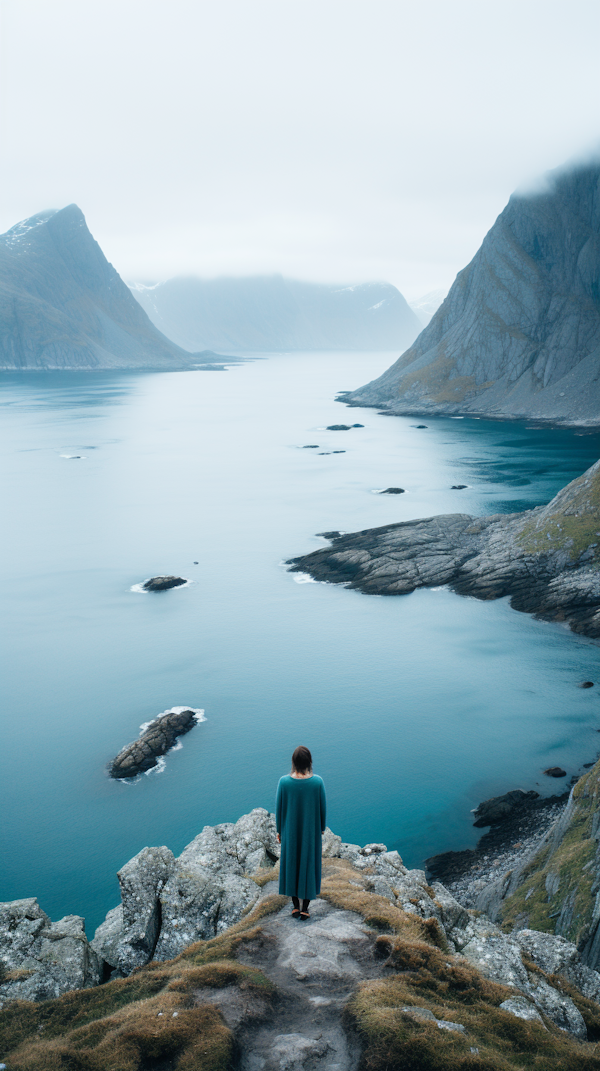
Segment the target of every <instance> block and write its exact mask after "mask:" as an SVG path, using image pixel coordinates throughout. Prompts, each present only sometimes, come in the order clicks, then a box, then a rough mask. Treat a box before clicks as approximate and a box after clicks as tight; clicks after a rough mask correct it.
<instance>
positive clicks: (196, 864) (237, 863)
mask: <svg viewBox="0 0 600 1071" xmlns="http://www.w3.org/2000/svg"><path fill="white" fill-rule="evenodd" d="M329 832H330V834H331V831H329ZM331 838H332V843H334V842H335V837H334V834H331ZM338 839H339V838H338ZM280 851H281V848H280V845H279V844H278V842H277V830H276V827H275V816H274V815H272V814H269V812H268V811H266V810H265V809H264V807H257V808H255V809H254V810H253V811H251V812H250V814H245V815H242V817H241V818H240V819H239V820H238V821H237V822H222V823H221V824H220V825H216V826H205V827H204V829H203V830H202V832H201V833H199V834H198V836H197V837H195V838H194V840H193V841H192V842H191V843H190V844H188V845H187V847H186V848H185V849H184V850H183V852H182V853H181V855H180V856H179V858H178V859H175V858H174V856H173V853H172V852H171V851H170V850H169V849H168V848H165V847H162V848H144V849H142V851H141V852H139V853H138V854H137V855H136V856H135V857H134V858H133V859H131V860H130V861H129V862H128V863H126V864H125V866H124V867H122V868H121V870H120V871H119V875H118V877H119V883H120V886H121V899H122V903H121V905H120V906H119V907H118V908H115V909H113V910H112V911H109V913H108V915H107V917H106V920H105V921H104V922H103V923H102V925H101V926H99V927H98V929H97V931H96V934H95V937H94V941H93V946H94V948H95V949H96V950H97V951H98V952H99V953H100V954H101V955H102V956H103V958H104V959H105V960H106V961H107V962H108V963H110V964H111V965H112V966H113V967H115V968H117V969H118V970H119V971H120V972H121V973H123V974H129V973H130V972H131V971H132V970H133V969H134V968H135V967H139V966H142V965H143V964H144V963H147V962H148V961H149V960H150V959H152V958H155V959H161V960H162V959H169V958H171V957H172V956H175V955H177V954H178V953H179V952H181V951H182V950H183V949H184V948H186V947H187V945H189V944H192V943H193V942H194V941H199V940H204V939H207V938H209V937H214V936H215V935H216V934H217V933H221V932H222V931H223V930H224V929H227V927H228V926H231V925H232V924H233V923H234V922H238V921H239V919H240V918H241V916H242V914H243V912H244V911H245V910H246V909H248V908H249V907H251V906H252V905H253V904H254V903H255V902H256V900H257V899H258V897H259V895H260V888H259V886H258V885H257V884H256V882H255V881H253V880H252V878H251V875H253V874H255V873H256V871H257V870H259V869H261V870H264V869H265V868H269V867H273V866H274V865H275V863H276V862H277V859H278V858H279V853H280Z"/></svg>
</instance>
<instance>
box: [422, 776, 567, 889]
mask: <svg viewBox="0 0 600 1071" xmlns="http://www.w3.org/2000/svg"><path fill="white" fill-rule="evenodd" d="M508 795H511V793H509V794H508ZM521 795H522V796H523V797H524V800H523V803H522V804H521V806H519V807H515V808H514V810H512V812H511V813H510V814H509V815H508V816H507V817H505V818H504V820H502V821H499V822H498V823H494V824H492V825H490V828H489V829H488V831H487V833H484V835H483V836H482V837H481V839H480V840H479V842H478V844H477V846H476V847H475V848H467V849H465V850H464V851H457V852H452V851H451V852H443V853H441V854H440V855H434V856H431V858H429V859H426V860H425V862H424V864H423V865H424V867H425V870H426V873H427V875H428V877H429V878H430V879H431V880H432V881H440V882H442V883H443V884H444V885H445V886H446V888H447V889H448V891H449V892H451V893H452V895H453V896H454V897H455V898H456V900H458V902H459V903H460V904H462V905H463V907H466V908H475V907H476V906H477V902H478V898H479V896H480V894H481V892H482V890H483V889H485V888H486V887H487V886H488V885H490V884H491V883H492V882H494V881H497V880H498V878H500V877H501V876H502V875H504V874H506V873H507V872H508V871H512V870H515V869H516V868H517V867H519V866H521V865H522V864H523V863H524V862H525V860H526V859H527V858H528V857H529V856H531V855H532V854H533V852H534V851H535V850H536V849H537V848H538V847H539V846H540V845H541V843H542V841H543V840H544V837H545V836H546V834H547V833H548V831H549V830H550V829H551V827H552V826H553V825H554V823H555V822H556V821H557V819H558V818H560V816H561V814H563V812H564V810H565V807H566V805H567V801H568V799H569V792H565V793H563V794H562V795H560V796H547V797H545V798H542V799H540V798H539V797H538V798H537V799H531V798H527V797H530V796H531V795H533V796H535V795H537V794H536V793H531V794H529V793H522V794H521ZM500 798H501V799H504V797H500ZM486 802H489V801H486ZM482 806H483V804H480V808H481V807H482ZM480 808H478V810H479V809H480ZM475 815H477V811H476V812H475ZM474 824H475V825H477V822H475V823H474Z"/></svg>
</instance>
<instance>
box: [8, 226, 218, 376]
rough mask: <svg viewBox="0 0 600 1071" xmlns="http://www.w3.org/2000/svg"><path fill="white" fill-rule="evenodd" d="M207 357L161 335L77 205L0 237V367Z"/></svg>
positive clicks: (155, 363) (169, 362) (159, 364)
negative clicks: (181, 347) (102, 247)
mask: <svg viewBox="0 0 600 1071" xmlns="http://www.w3.org/2000/svg"><path fill="white" fill-rule="evenodd" d="M211 356H212V358H213V360H214V355H209V357H208V358H207V355H200V354H192V353H186V352H185V350H183V349H180V348H179V346H176V345H175V344H174V343H173V342H171V341H169V339H167V338H165V337H164V335H161V333H160V331H158V330H157V329H156V327H155V326H154V324H152V323H151V322H150V320H149V319H148V317H147V316H146V314H145V312H143V310H142V309H141V308H140V306H139V304H138V303H137V301H135V299H134V298H133V297H132V295H131V292H130V290H129V289H128V287H127V286H126V285H125V283H124V282H123V280H122V279H121V277H120V276H119V275H118V273H117V272H116V271H115V269H114V268H113V266H112V265H111V264H109V262H108V261H107V259H106V257H105V256H104V254H103V252H102V250H101V249H100V246H99V245H98V243H97V242H96V241H95V240H94V239H93V238H92V235H91V234H90V232H89V230H88V228H87V225H86V222H85V218H84V216H83V213H82V212H81V211H80V209H79V208H78V207H77V205H68V206H67V207H66V208H63V209H61V210H60V211H59V212H42V213H40V214H39V215H37V216H31V218H30V219H26V220H23V221H22V222H21V223H17V224H16V226H14V227H11V229H10V230H8V231H6V233H5V234H2V235H0V370H7V369H11V370H21V369H27V370H30V369H48V370H49V369H66V368H87V369H93V368H138V369H146V368H148V369H162V370H174V369H177V368H192V367H194V366H195V365H196V364H199V363H200V364H202V363H206V362H207V359H208V360H209V361H210V357H211ZM211 363H212V362H211Z"/></svg>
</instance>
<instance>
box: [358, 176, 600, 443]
mask: <svg viewBox="0 0 600 1071" xmlns="http://www.w3.org/2000/svg"><path fill="white" fill-rule="evenodd" d="M346 400H347V401H350V402H353V403H355V404H360V405H377V406H384V407H386V408H388V409H390V410H391V411H393V412H396V413H425V412H434V413H481V414H489V415H494V416H505V417H538V418H544V419H553V420H563V421H566V422H571V423H573V422H578V423H579V422H581V423H586V422H587V423H594V422H597V421H598V419H599V417H600V163H597V162H594V163H590V164H585V165H580V166H579V167H577V168H574V169H571V170H566V169H561V170H557V171H555V172H552V173H551V174H550V175H549V176H547V182H546V185H545V187H544V188H543V190H542V191H541V192H537V193H535V194H529V195H524V194H520V193H516V194H513V196H512V197H511V198H510V201H509V203H508V205H507V206H506V208H505V209H504V211H503V212H502V213H501V214H500V216H499V217H498V219H497V220H496V222H495V223H494V225H493V227H492V228H491V230H490V231H489V232H488V234H487V235H486V237H485V239H484V241H483V243H482V245H481V248H480V249H479V251H478V252H477V254H476V255H475V257H474V258H473V260H472V261H471V263H470V264H469V265H468V266H467V267H466V268H464V270H463V271H461V272H459V274H458V276H457V278H456V280H455V282H454V284H453V286H452V288H451V290H450V292H449V294H448V296H447V298H446V299H445V301H444V302H443V304H442V305H441V307H440V308H439V309H438V311H437V312H436V314H435V315H434V316H433V319H432V320H431V323H430V324H429V326H427V327H426V328H425V330H424V331H422V333H421V334H420V335H419V337H418V339H417V341H416V342H415V344H414V345H413V346H411V348H410V349H409V350H408V351H407V352H406V353H404V354H403V355H402V356H401V357H400V358H399V360H398V361H396V363H395V364H394V365H392V367H391V368H389V369H388V370H387V372H385V373H384V374H383V375H382V376H380V377H379V379H376V380H374V381H373V382H372V383H368V384H367V385H366V386H365V387H361V388H360V389H359V390H357V391H354V392H353V393H352V394H350V395H348V396H347V398H346Z"/></svg>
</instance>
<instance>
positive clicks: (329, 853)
mask: <svg viewBox="0 0 600 1071" xmlns="http://www.w3.org/2000/svg"><path fill="white" fill-rule="evenodd" d="M341 847H342V838H341V837H338V836H337V835H336V834H335V833H332V832H331V830H330V828H329V826H327V828H326V830H325V832H324V833H323V837H322V855H323V857H324V858H325V859H339V857H340V851H341Z"/></svg>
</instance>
